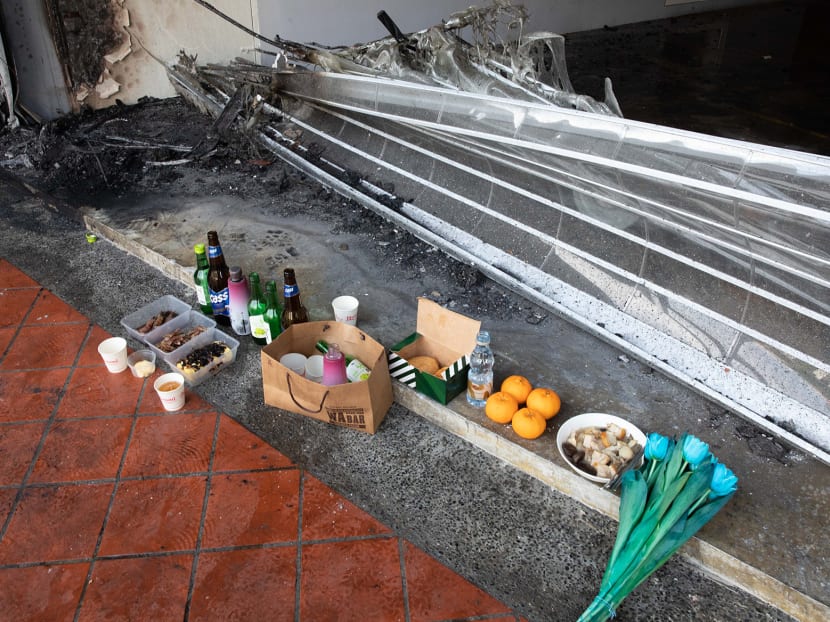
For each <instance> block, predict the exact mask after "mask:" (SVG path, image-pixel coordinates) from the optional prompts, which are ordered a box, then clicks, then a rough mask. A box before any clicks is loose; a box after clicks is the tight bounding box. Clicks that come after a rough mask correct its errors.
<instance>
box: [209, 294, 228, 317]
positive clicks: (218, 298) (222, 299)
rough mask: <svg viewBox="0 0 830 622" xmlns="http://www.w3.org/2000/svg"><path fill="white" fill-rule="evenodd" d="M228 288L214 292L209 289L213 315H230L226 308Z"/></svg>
mask: <svg viewBox="0 0 830 622" xmlns="http://www.w3.org/2000/svg"><path fill="white" fill-rule="evenodd" d="M228 299H229V294H228V288H227V287H226V288H225V289H223V290H221V291H218V292H215V291H213V290H212V289H211V290H210V306H211V307H213V315H226V316H230V310H229V309H228Z"/></svg>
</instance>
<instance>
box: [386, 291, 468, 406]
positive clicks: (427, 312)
mask: <svg viewBox="0 0 830 622" xmlns="http://www.w3.org/2000/svg"><path fill="white" fill-rule="evenodd" d="M480 329H481V322H479V321H478V320H473V319H471V318H468V317H466V316H464V315H461V314H460V313H455V312H454V311H450V310H448V309H445V308H444V307H442V306H441V305H439V304H438V303H436V302H433V301H431V300H429V299H427V298H418V317H417V321H416V324H415V332H414V333H412V334H411V335H409V336H408V337H407V338H406V339H404V340H403V341H400V342H398V343H396V344H395V345H394V346H392V348H390V352H389V373H390V374H391V376H392V377H393V378H395V379H396V380H398V381H400V382H403V383H404V384H406V385H407V386H410V387H412V388H413V389H415V390H417V391H419V392H420V393H423V394H424V395H428V396H429V397H431V398H432V399H434V400H437V401H438V402H441V403H442V404H446V403H448V402H449V401H450V400H451V399H452V398H454V397H455V396H456V395H458V394H459V393H461V392H462V391H466V390H467V372H468V371H469V369H470V362H469V355H470V353H471V352H472V351H473V349H475V347H476V336H477V335H478V331H479V330H480ZM421 355H425V356H431V357H433V358H435V359H437V360H438V363H439V365H440V367H442V368H444V367H446V369H444V370H443V372H442V373H441V376H440V377H438V376H436V375H433V374H428V373H425V372H422V371H421V370H419V369H417V368H415V367H413V366H412V365H411V364H410V363H409V361H408V359H410V358H412V357H414V356H421Z"/></svg>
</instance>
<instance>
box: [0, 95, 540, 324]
mask: <svg viewBox="0 0 830 622" xmlns="http://www.w3.org/2000/svg"><path fill="white" fill-rule="evenodd" d="M0 170H3V171H6V172H8V173H11V174H12V175H14V176H15V177H17V178H19V179H21V180H22V181H24V182H26V183H27V184H29V185H30V186H32V187H34V188H37V189H38V190H41V191H43V192H45V193H47V194H49V195H52V196H54V197H57V198H59V199H62V200H64V201H66V202H67V203H68V204H70V205H81V204H83V205H89V206H92V207H95V206H96V205H103V204H105V203H106V202H111V201H113V200H116V199H118V198H123V197H128V196H132V195H137V194H142V193H149V192H159V191H164V190H165V189H167V188H169V189H170V190H171V192H173V191H175V192H176V193H179V194H182V193H184V194H187V193H188V191H189V190H191V191H192V194H198V195H208V196H218V195H234V196H237V197H239V198H242V199H245V200H256V201H258V202H260V203H261V204H263V205H266V206H267V208H268V209H269V210H273V213H274V215H275V216H298V215H303V216H306V217H308V218H309V219H310V220H316V221H319V222H324V223H326V224H328V225H330V226H331V230H332V232H333V233H337V232H347V233H351V234H354V235H358V236H367V237H368V238H369V239H371V240H372V241H373V242H374V243H373V244H371V245H369V246H370V247H371V248H373V249H375V252H376V253H377V258H378V262H377V263H378V267H379V269H381V270H382V269H384V266H391V267H393V268H394V269H395V270H397V271H405V272H406V271H409V272H411V273H412V275H413V276H419V277H424V276H430V275H435V276H436V277H438V276H441V277H443V278H442V279H441V280H444V279H446V283H448V284H449V285H448V286H446V287H444V288H442V289H443V290H445V291H437V290H434V289H430V290H429V291H424V292H420V295H422V296H424V297H427V298H430V299H432V300H434V301H436V302H438V303H439V304H442V305H444V306H446V307H448V308H450V309H453V310H456V311H459V312H461V313H464V314H465V315H475V316H481V317H491V318H494V319H500V320H512V321H521V322H527V323H530V324H537V325H538V324H541V323H543V322H545V320H546V319H547V318H548V315H549V312H548V311H547V310H545V309H542V308H540V307H538V306H536V305H533V304H531V303H529V302H527V301H525V300H524V299H522V298H521V297H519V296H517V295H515V294H513V293H512V292H509V291H508V290H506V289H505V288H503V287H501V286H499V285H497V284H495V283H493V282H492V281H490V280H489V279H487V278H486V277H485V276H484V275H482V274H481V273H480V272H479V271H478V270H477V269H476V268H475V267H474V266H469V265H465V264H463V263H461V262H458V261H456V260H454V259H452V258H450V257H448V256H447V255H445V254H444V253H443V252H440V251H438V250H436V249H434V248H432V247H431V246H429V245H428V244H426V243H424V242H422V241H421V240H419V239H417V238H416V237H415V236H413V235H411V234H409V233H408V232H407V231H404V230H401V229H400V228H398V227H396V226H394V225H393V224H392V223H390V222H388V221H386V220H384V219H383V218H382V217H381V216H379V215H378V214H376V213H375V212H373V211H371V210H369V209H367V208H365V207H363V206H361V205H359V204H358V203H356V202H354V201H351V200H348V199H345V198H343V197H342V196H340V195H338V194H336V193H334V192H332V191H330V190H329V189H328V188H326V187H324V186H322V185H321V184H319V183H318V182H317V181H316V180H314V179H311V178H309V177H308V176H306V175H305V174H303V173H302V172H300V171H298V170H297V169H295V168H294V167H292V166H290V165H288V164H286V163H284V162H283V161H281V160H279V159H277V158H276V157H275V156H274V154H272V153H271V152H269V151H267V150H265V149H263V148H262V147H261V146H259V145H257V144H256V143H255V142H254V141H252V140H248V139H247V137H246V136H245V135H244V134H243V133H238V132H225V133H223V134H222V135H220V134H219V133H218V132H217V130H216V129H215V123H214V120H213V119H212V118H210V117H209V116H207V115H205V114H203V113H201V112H199V111H198V110H196V109H194V108H193V107H191V106H189V105H188V104H186V103H185V102H184V101H183V100H182V99H181V98H170V99H162V100H160V99H152V98H145V99H143V100H142V101H140V102H139V103H137V104H135V105H132V106H126V105H122V104H119V105H116V106H113V107H110V108H106V109H103V110H98V111H89V110H87V111H84V112H82V113H81V114H78V115H75V116H66V117H62V118H60V119H57V120H55V121H52V122H50V123H46V124H44V125H42V126H28V127H21V128H20V129H18V130H16V131H5V132H3V134H2V135H0ZM447 277H448V278H447ZM436 280H439V279H437V278H436Z"/></svg>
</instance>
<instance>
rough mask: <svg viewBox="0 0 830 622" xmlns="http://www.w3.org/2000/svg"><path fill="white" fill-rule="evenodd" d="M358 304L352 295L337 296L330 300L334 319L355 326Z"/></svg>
mask: <svg viewBox="0 0 830 622" xmlns="http://www.w3.org/2000/svg"><path fill="white" fill-rule="evenodd" d="M359 304H360V302H359V301H358V299H357V298H355V297H354V296H338V297H337V298H335V299H334V300H332V301H331V307H332V309H334V319H335V320H336V321H337V322H343V323H344V324H351V325H352V326H357V307H358V305H359Z"/></svg>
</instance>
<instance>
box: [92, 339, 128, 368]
mask: <svg viewBox="0 0 830 622" xmlns="http://www.w3.org/2000/svg"><path fill="white" fill-rule="evenodd" d="M98 354H100V355H101V358H102V359H104V364H106V366H107V369H108V370H109V372H110V373H111V374H120V373H121V372H122V371H124V370H125V369H127V340H126V339H124V338H123V337H110V338H109V339H104V340H103V341H102V342H101V343H99V344H98Z"/></svg>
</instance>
